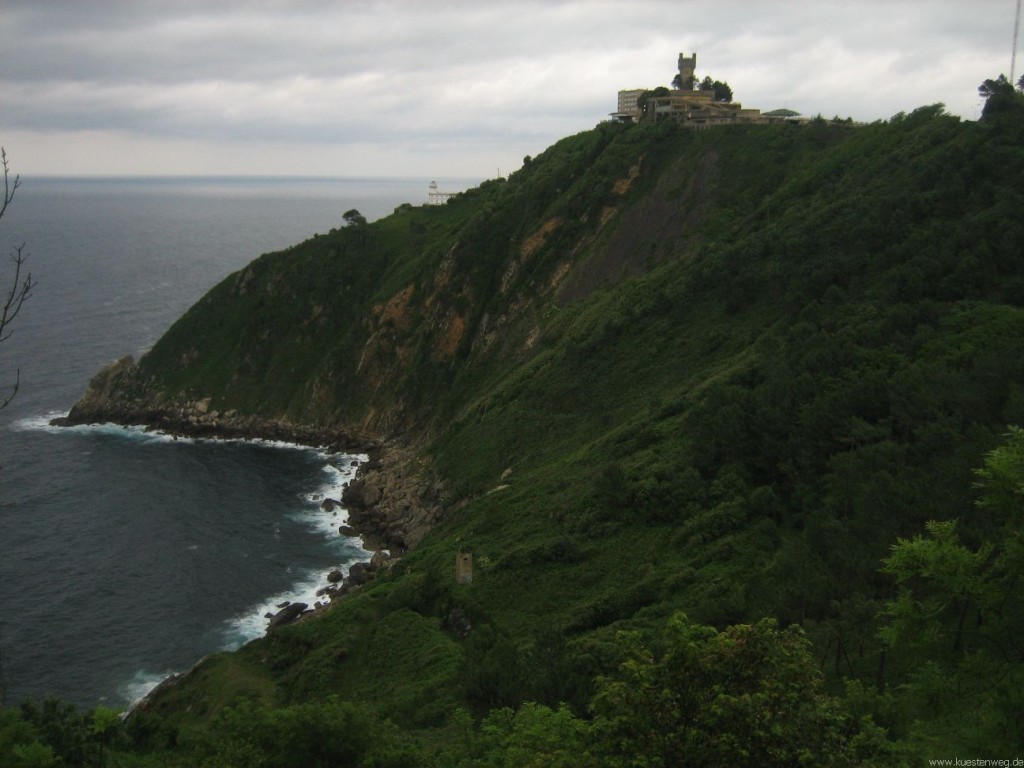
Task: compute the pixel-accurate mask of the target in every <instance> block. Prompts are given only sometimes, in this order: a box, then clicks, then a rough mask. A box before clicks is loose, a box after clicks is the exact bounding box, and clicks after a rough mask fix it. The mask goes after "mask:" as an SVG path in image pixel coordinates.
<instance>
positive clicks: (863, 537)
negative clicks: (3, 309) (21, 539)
mask: <svg viewBox="0 0 1024 768" xmlns="http://www.w3.org/2000/svg"><path fill="white" fill-rule="evenodd" d="M1022 126H1024V124H1022V123H1021V122H1020V121H1006V122H1001V123H990V124H989V123H984V122H983V123H979V124H975V123H964V122H962V121H960V120H958V119H956V118H952V117H949V116H946V115H943V114H942V110H941V108H938V107H931V108H924V109H921V110H917V111H915V112H914V113H912V114H910V115H904V116H901V117H899V118H898V119H894V120H893V121H892V122H890V123H885V124H883V123H879V124H875V125H871V126H864V127H859V128H853V127H851V126H847V125H839V124H829V123H826V122H825V121H814V122H812V123H811V124H809V125H806V126H800V127H796V126H764V127H761V126H750V127H737V128H735V129H722V130H715V131H706V132H688V131H686V130H683V129H678V128H676V127H674V126H672V125H670V124H665V125H654V126H636V127H623V126H614V125H602V126H600V127H599V128H598V129H595V130H594V131H590V132H586V133H583V134H580V135H579V136H574V137H570V138H569V139H566V140H564V141H563V142H560V143H559V144H557V145H555V146H554V147H552V148H551V149H550V150H548V151H547V152H545V153H543V154H542V155H540V156H538V157H537V158H535V159H533V160H531V161H530V162H529V163H527V164H526V166H525V167H524V168H523V169H522V170H521V171H519V172H517V173H516V174H514V175H513V176H511V177H510V178H509V179H508V180H507V181H492V182H488V183H485V184H483V185H481V187H480V188H478V189H476V190H471V191H470V192H468V193H466V194H464V195H461V196H460V197H458V198H457V199H454V200H452V201H451V202H449V203H448V204H447V205H445V206H441V207H437V208H426V207H424V208H408V209H402V210H400V211H397V212H396V213H395V215H393V216H390V217H387V218H386V219H383V220H381V221H378V222H375V223H374V224H372V225H368V226H365V227H347V228H345V229H342V230H339V231H336V232H332V233H329V234H327V235H324V236H320V237H316V238H313V239H311V240H309V241H307V242H305V243H302V244H300V245H298V246H296V247H294V248H292V249H289V250H288V251H284V252H281V253H277V254H270V255H267V256H264V257H262V258H260V259H258V260H256V261H255V262H253V263H252V264H251V265H249V266H248V267H246V269H244V270H242V271H240V272H239V273H238V274H236V275H233V276H231V277H230V278H228V279H227V280H225V281H224V282H222V283H221V284H220V285H219V286H217V287H215V288H214V289H213V290H212V291H211V292H210V293H209V294H208V295H207V296H206V297H204V299H203V300H202V301H200V302H199V304H197V305H196V306H195V307H194V308H193V309H192V310H190V311H189V312H188V313H187V314H186V315H185V316H184V317H183V318H182V319H181V320H180V321H179V322H178V323H177V324H175V326H174V327H173V328H172V329H171V330H170V331H169V332H168V333H167V334H166V335H165V336H164V338H162V339H161V340H160V342H159V343H158V344H157V345H156V346H155V347H154V348H153V350H152V351H151V352H150V353H149V354H147V355H146V356H145V357H143V358H142V359H141V360H140V361H139V362H138V364H137V365H133V364H132V363H130V362H129V361H121V362H119V363H117V364H116V365H115V366H113V367H112V368H111V369H109V370H107V371H105V372H104V373H103V374H101V375H100V376H98V377H97V379H96V380H95V381H94V383H93V385H92V386H91V387H90V392H89V393H88V395H87V397H86V398H84V399H83V401H82V403H80V404H79V406H78V407H76V411H75V413H74V414H73V417H77V418H88V417H89V414H99V413H106V414H114V415H118V414H120V415H121V416H123V418H136V417H140V416H141V417H142V418H145V419H153V420H159V419H164V418H168V419H177V420H178V422H179V423H180V422H181V421H182V420H184V421H185V422H186V423H189V424H193V423H194V424H195V425H197V427H196V428H200V429H206V428H213V427H212V425H213V424H215V423H221V424H223V423H226V424H249V425H250V427H251V428H259V427H263V426H265V425H278V428H281V429H298V428H300V427H311V428H313V429H314V430H322V431H327V432H332V433H334V434H346V435H348V436H349V438H350V439H356V440H359V439H362V440H365V441H368V442H369V441H379V445H377V446H376V447H377V450H375V451H374V457H375V461H374V462H373V463H372V464H371V465H370V466H368V467H367V468H366V470H365V471H364V472H363V474H362V476H361V477H360V479H359V481H358V482H357V483H355V484H354V485H353V486H352V487H351V488H350V489H349V492H348V493H347V494H346V498H345V501H346V503H347V504H348V505H349V506H350V507H351V509H352V510H353V518H354V520H355V521H356V522H358V523H359V524H360V525H361V526H364V528H365V529H367V530H370V531H371V532H372V533H373V535H374V536H375V537H376V540H377V541H378V543H379V544H380V545H381V546H384V547H388V548H389V549H391V550H392V551H393V552H398V551H401V552H404V557H403V559H402V561H401V563H400V564H399V565H398V566H397V567H391V568H390V569H382V570H381V571H379V575H378V576H377V578H376V580H374V581H371V582H369V583H367V584H365V585H363V586H362V587H360V590H357V591H355V592H354V593H352V594H350V595H349V597H347V598H346V599H345V600H344V601H341V603H339V604H338V605H336V606H334V607H332V609H331V610H330V611H327V612H325V613H324V614H323V615H320V616H318V617H317V618H315V619H312V620H310V621H309V622H305V623H300V624H299V625H297V626H295V627H285V628H283V629H281V630H280V631H279V632H277V633H275V635H274V636H271V637H268V638H267V639H266V640H265V641H260V642H257V643H254V644H251V645H250V646H248V647H247V648H246V649H243V650H242V651H241V652H240V653H239V654H238V655H237V656H232V657H224V658H220V659H218V660H215V661H214V662H211V663H209V664H207V665H206V667H205V669H204V670H203V671H202V673H201V674H197V675H193V676H189V678H188V679H186V680H184V681H182V683H181V685H180V686H178V687H177V692H176V693H175V692H172V693H170V694H167V695H166V696H167V698H165V699H164V700H163V701H162V702H158V705H159V707H162V708H163V709H162V710H161V711H163V712H166V713H168V714H169V716H170V717H172V718H179V719H180V720H181V721H186V722H187V721H188V720H190V719H194V718H196V717H200V718H202V717H212V716H213V713H215V712H216V711H217V710H218V709H219V708H221V707H223V706H224V705H225V704H226V703H229V701H230V697H228V696H227V695H226V694H225V695H223V696H222V695H220V692H222V691H238V692H239V693H238V695H239V696H247V695H250V694H253V693H254V692H255V695H257V696H262V697H263V700H264V701H265V702H267V703H268V704H270V703H273V704H274V705H275V706H279V705H287V704H289V703H295V702H303V703H307V702H312V701H317V700H324V701H326V700H329V698H330V697H332V696H341V697H343V698H347V699H350V700H354V701H365V702H371V703H372V704H373V706H374V707H376V708H378V711H380V712H381V713H382V714H383V715H384V716H386V717H388V718H390V719H392V720H393V721H394V722H396V723H400V724H402V725H403V726H405V727H408V728H422V729H439V728H440V729H443V728H445V727H450V728H460V729H461V727H462V726H461V725H456V724H455V723H454V721H449V720H448V717H449V715H450V714H451V712H453V711H455V709H456V708H457V707H466V708H469V709H471V710H474V711H475V712H476V713H477V714H479V715H481V716H482V715H483V714H485V712H486V710H487V709H489V708H493V707H497V706H510V707H514V706H517V705H518V704H520V703H522V702H523V701H524V700H526V699H527V698H528V697H536V698H537V699H538V700H540V701H543V702H545V703H547V704H549V705H552V706H554V705H557V704H558V703H559V702H560V701H566V700H568V701H570V703H571V704H572V705H573V706H574V707H575V708H576V710H577V711H580V712H583V711H586V710H587V706H588V703H589V701H588V698H587V696H588V694H587V691H588V690H592V688H588V686H589V684H590V681H592V680H593V679H594V677H595V676H596V675H602V674H608V673H610V672H612V671H613V670H614V667H615V663H616V662H615V660H614V658H613V657H614V652H613V651H612V650H611V649H612V648H613V646H614V645H615V643H614V640H613V638H614V637H615V635H616V633H617V632H618V631H619V630H623V629H626V630H630V631H638V632H644V631H647V630H650V629H651V628H652V627H655V626H657V624H658V623H659V622H660V621H661V620H662V619H663V618H664V617H666V616H669V615H671V614H672V613H673V612H675V611H683V612H685V613H686V614H687V615H688V616H690V617H691V619H693V620H694V621H696V622H699V623H705V624H710V625H715V626H719V627H722V626H726V625H729V624H736V623H749V622H753V621H756V620H758V619H760V618H762V617H765V616H771V617H776V618H778V619H779V620H780V621H782V622H784V623H786V624H796V625H801V626H802V627H803V628H804V629H805V630H806V632H807V634H808V637H809V638H810V639H811V640H812V641H813V642H814V643H815V648H816V652H817V653H818V657H819V658H820V659H834V662H833V663H829V664H827V665H826V667H828V669H827V671H828V672H829V673H831V674H833V675H834V676H835V677H836V683H837V688H838V687H840V685H839V680H838V678H839V677H840V676H845V677H850V678H854V679H857V680H859V681H861V683H862V684H863V685H864V686H866V687H865V688H863V690H867V688H868V687H870V686H874V685H876V684H878V683H880V682H881V683H884V684H885V687H886V688H887V689H888V690H897V689H899V688H901V687H902V686H903V684H904V683H906V682H907V681H908V679H909V678H908V677H907V674H906V673H907V671H908V670H913V669H921V668H923V667H927V666H928V664H929V663H930V662H929V661H928V660H922V659H921V658H916V657H913V656H911V657H906V656H905V657H903V658H902V660H899V659H896V658H895V655H894V654H893V652H892V649H890V648H885V647H882V646H881V645H880V643H879V621H880V620H881V618H880V617H884V615H885V606H886V601H887V600H888V599H889V598H890V597H891V596H892V595H893V594H894V586H893V584H892V581H891V579H890V578H889V577H888V575H887V574H880V573H879V564H880V562H881V561H882V559H883V558H885V557H886V556H887V555H888V554H889V553H891V551H892V545H893V543H894V542H895V541H896V540H897V538H898V537H902V538H906V537H911V536H914V535H915V534H917V533H919V532H920V531H922V530H924V525H925V522H926V521H928V520H950V519H953V518H960V520H961V522H958V526H959V525H961V524H963V525H964V527H965V534H964V535H965V539H964V540H965V541H968V540H971V541H982V540H984V535H986V528H985V526H986V525H988V523H987V522H986V518H985V515H984V514H976V513H977V511H978V510H977V507H976V506H975V505H974V503H973V496H972V483H973V482H974V481H975V480H976V478H975V476H974V475H972V473H971V469H970V468H971V467H977V466H980V465H981V463H982V459H983V457H984V455H985V452H986V451H989V450H991V449H992V448H993V447H994V446H996V445H997V444H998V442H999V439H1000V438H999V435H1000V433H1002V432H1003V431H1004V430H1005V429H1006V425H1007V424H1022V423H1024V388H1022V386H1021V384H1020V382H1022V381H1024V264H1022V262H1021V259H1020V254H1021V253H1022V252H1024V226H1022V224H1021V222H1020V211H1021V209H1022V207H1024V189H1022V184H1024V128H1022ZM972 525H974V526H976V527H975V528H974V529H973V530H971V529H970V526H972ZM988 530H992V529H991V528H989V529H988ZM406 550H408V551H407V552H406ZM469 550H471V551H472V554H473V563H474V572H473V581H472V583H471V584H461V583H457V582H456V581H455V579H454V573H453V564H454V557H455V555H456V553H458V552H461V551H469ZM389 562H390V560H389ZM510 596H513V599H510ZM960 615H961V616H962V614H960ZM854 649H856V651H854ZM882 662H884V663H882ZM882 676H887V677H888V679H887V680H881V677H882ZM581 679H582V682H580V680H581ZM567 680H570V681H572V680H575V681H576V683H578V684H575V683H574V684H573V685H571V686H566V681H567ZM958 684H959V683H958ZM948 698H949V699H950V700H953V699H956V698H957V697H956V696H952V695H951V696H949V697H948ZM863 703H864V702H863V701H861V702H860V704H858V705H857V706H861V705H862V704H863ZM964 706H965V707H966V706H967V705H964ZM922 711H923V710H922ZM964 711H967V710H966V709H965V710H964ZM990 711H992V712H998V711H1004V710H1003V708H1001V707H999V708H993V709H992V710H990ZM197 713H201V714H197ZM446 723H447V725H446ZM453 732H454V731H452V730H449V731H448V732H446V733H445V735H444V736H443V737H439V739H447V738H449V737H450V736H451V734H452V733H453ZM460 732H461V731H460Z"/></svg>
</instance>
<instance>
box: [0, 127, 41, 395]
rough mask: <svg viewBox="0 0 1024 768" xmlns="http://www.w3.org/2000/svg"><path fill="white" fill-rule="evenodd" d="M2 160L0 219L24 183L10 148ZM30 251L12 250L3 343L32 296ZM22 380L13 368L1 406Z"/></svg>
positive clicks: (0, 152)
mask: <svg viewBox="0 0 1024 768" xmlns="http://www.w3.org/2000/svg"><path fill="white" fill-rule="evenodd" d="M0 163H2V165H3V172H4V195H3V200H2V201H0V219H2V218H3V217H4V214H5V213H7V206H8V205H10V204H11V201H12V200H14V193H15V192H17V190H18V187H20V186H21V177H20V176H18V175H17V174H15V176H14V178H11V169H10V166H9V165H8V162H7V151H6V150H4V149H3V148H2V147H0ZM26 259H28V254H27V253H25V244H24V243H22V244H21V245H18V246H15V247H14V249H13V250H12V251H11V261H13V262H14V275H13V276H12V278H11V287H10V289H9V290H8V291H7V294H6V297H5V299H4V303H3V306H2V307H0V343H3V342H5V341H7V339H9V338H10V337H11V333H12V332H13V330H12V328H11V323H12V322H14V318H16V317H17V316H18V313H19V312H21V307H22V305H23V304H24V303H25V302H26V301H27V300H28V299H29V298H30V297H31V296H32V289H33V288H34V287H35V285H36V284H35V282H34V281H33V280H32V273H31V272H26V273H25V275H24V276H22V273H23V272H25V269H24V266H25V260H26ZM20 384H21V371H20V370H17V371H15V372H14V383H13V384H12V385H10V387H9V388H8V391H7V394H6V395H4V396H3V399H0V409H3V408H6V407H7V404H8V403H10V402H11V400H13V399H14V396H15V395H16V394H18V387H19V386H20Z"/></svg>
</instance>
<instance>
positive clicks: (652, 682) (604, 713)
mask: <svg viewBox="0 0 1024 768" xmlns="http://www.w3.org/2000/svg"><path fill="white" fill-rule="evenodd" d="M620 642H622V643H623V646H624V648H625V650H626V651H627V653H628V658H627V660H626V661H625V662H624V663H623V664H622V665H621V667H620V668H619V671H618V673H617V674H616V675H615V676H613V677H606V678H599V679H598V681H597V687H598V693H597V695H596V697H595V699H594V701H593V703H592V709H593V711H594V715H595V719H594V729H595V736H596V742H597V744H598V745H599V747H600V750H601V751H602V752H604V753H606V756H607V758H608V759H607V760H606V761H605V764H606V765H617V766H618V765H621V766H627V765H628V766H635V765H663V766H667V765H692V766H713V765H736V766H755V765H837V766H838V765H850V764H851V763H856V764H858V765H862V764H873V763H872V762H871V760H870V753H871V752H874V753H876V754H878V753H879V752H880V751H882V752H884V750H885V749H886V748H887V746H886V743H885V739H884V736H883V735H882V734H881V733H880V732H879V731H878V729H876V728H875V727H874V726H873V724H871V723H869V722H860V723H854V722H851V721H850V720H849V719H848V717H847V716H846V715H845V714H844V713H843V712H842V710H841V708H840V705H839V702H838V700H836V699H833V698H831V697H830V696H828V695H827V694H826V693H825V691H824V688H823V684H822V678H821V673H820V671H819V669H818V666H817V663H816V661H815V659H814V656H813V654H812V652H811V646H810V642H809V641H808V640H807V638H806V637H805V636H804V634H803V631H802V630H801V629H800V628H799V627H796V626H790V627H787V628H786V629H780V628H779V627H778V625H777V624H776V622H775V621H774V620H773V619H764V620H762V621H759V622H758V623H757V624H753V625H736V626H731V627H728V628H727V629H725V630H723V631H721V632H719V631H717V630H715V629H714V628H712V627H707V626H701V625H699V624H694V623H692V622H690V620H689V619H688V618H687V617H686V616H685V615H683V614H676V615H675V616H673V617H672V618H671V619H670V620H669V621H668V624H667V625H666V627H665V630H664V633H663V635H662V636H661V637H660V638H659V639H658V642H657V646H658V649H657V650H655V649H654V648H652V647H648V645H647V644H646V643H644V642H643V641H641V639H640V638H639V636H638V635H630V634H628V633H627V634H623V635H622V636H620ZM869 745H870V749H869V748H868V747H869ZM862 751H863V752H865V754H859V755H858V754H857V753H858V752H862Z"/></svg>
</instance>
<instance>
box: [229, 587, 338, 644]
mask: <svg viewBox="0 0 1024 768" xmlns="http://www.w3.org/2000/svg"><path fill="white" fill-rule="evenodd" d="M326 584H327V581H326V578H325V574H323V573H321V572H320V571H318V570H313V569H310V570H307V571H305V572H304V573H303V575H302V577H301V578H300V579H299V580H298V581H297V582H295V583H294V584H293V585H292V586H291V587H289V588H288V589H287V590H285V591H283V592H278V593H277V594H276V595H271V596H270V597H268V598H266V599H265V600H263V601H262V602H260V603H259V604H258V605H256V606H254V607H253V608H251V609H249V610H247V611H245V612H244V613H242V614H239V615H238V616H235V617H234V618H232V619H229V620H228V621H227V627H226V628H225V630H224V633H223V637H224V646H223V648H224V650H226V651H233V650H235V649H237V648H241V647H242V646H243V645H245V644H246V643H248V642H249V641H250V640H255V639H257V638H259V637H263V635H264V634H266V631H267V626H268V625H269V624H270V619H269V618H267V614H275V613H277V612H278V611H279V610H281V608H280V607H279V606H281V605H283V604H284V603H305V604H306V605H307V606H308V607H309V608H315V607H316V604H317V602H318V601H319V602H321V603H323V604H326V603H327V602H329V600H328V598H326V597H317V594H316V593H317V590H318V589H320V588H321V587H323V586H324V585H326Z"/></svg>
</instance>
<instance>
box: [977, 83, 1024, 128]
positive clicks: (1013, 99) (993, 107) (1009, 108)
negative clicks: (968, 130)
mask: <svg viewBox="0 0 1024 768" xmlns="http://www.w3.org/2000/svg"><path fill="white" fill-rule="evenodd" d="M1022 91H1024V77H1021V79H1020V81H1019V82H1018V83H1017V87H1016V88H1015V87H1014V86H1013V83H1011V82H1010V81H1009V80H1008V79H1007V77H1006V75H1000V76H999V77H997V78H994V79H993V78H989V79H988V80H986V81H985V82H983V83H982V84H981V85H979V86H978V95H979V96H981V98H983V99H985V106H984V107H983V108H982V110H981V118H982V120H984V119H986V118H990V117H992V116H993V115H997V114H1001V113H1004V112H1018V111H1024V93H1022Z"/></svg>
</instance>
